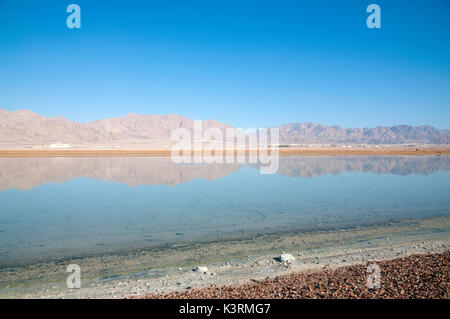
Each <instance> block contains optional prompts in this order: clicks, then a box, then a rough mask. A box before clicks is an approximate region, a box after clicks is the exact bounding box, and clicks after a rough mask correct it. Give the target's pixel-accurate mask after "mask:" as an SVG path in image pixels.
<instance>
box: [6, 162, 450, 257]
mask: <svg viewBox="0 0 450 319" xmlns="http://www.w3.org/2000/svg"><path fill="white" fill-rule="evenodd" d="M449 194H450V157H448V156H423V157H421V156H417V157H416V156H409V157H408V156H378V157H376V156H353V157H352V156H349V157H343V156H286V157H280V167H279V170H278V173H277V174H273V175H262V174H260V171H259V169H258V167H257V166H256V165H250V164H242V165H238V164H174V163H173V162H172V161H171V159H170V158H142V157H141V158H131V157H117V158H0V266H7V265H18V264H25V263H31V262H35V261H45V260H51V259H52V258H65V257H73V256H88V255H90V254H99V253H106V252H119V251H127V250H132V249H136V248H149V249H151V248H152V247H163V246H164V245H173V244H185V243H201V242H210V241H215V240H227V239H239V238H248V237H250V236H254V235H261V234H269V233H278V232H279V233H286V232H295V231H301V232H314V231H320V230H328V229H339V228H349V227H358V226H366V225H375V224H383V223H388V222H392V221H395V220H408V219H421V218H432V217H438V216H449V215H450V196H449Z"/></svg>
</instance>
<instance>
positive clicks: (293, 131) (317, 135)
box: [278, 123, 450, 144]
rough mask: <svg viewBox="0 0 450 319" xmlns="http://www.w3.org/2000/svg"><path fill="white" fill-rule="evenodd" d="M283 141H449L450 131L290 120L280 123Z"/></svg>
mask: <svg viewBox="0 0 450 319" xmlns="http://www.w3.org/2000/svg"><path fill="white" fill-rule="evenodd" d="M278 128H279V129H280V142H282V143H286V144H309V143H329V144H405V143H421V144H449V143H450V130H439V129H437V128H435V127H432V126H417V127H414V126H409V125H396V126H377V127H375V128H343V127H341V126H337V125H334V126H326V125H321V124H314V123H291V124H285V125H281V126H278Z"/></svg>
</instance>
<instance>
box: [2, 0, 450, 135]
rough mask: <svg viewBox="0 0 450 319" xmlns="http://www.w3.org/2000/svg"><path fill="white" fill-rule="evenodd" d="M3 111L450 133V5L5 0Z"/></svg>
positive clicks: (391, 0)
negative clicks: (76, 18) (73, 6)
mask: <svg viewBox="0 0 450 319" xmlns="http://www.w3.org/2000/svg"><path fill="white" fill-rule="evenodd" d="M70 3H77V4H79V5H80V7H81V24H82V28H81V29H79V30H76V29H68V28H67V27H66V18H67V16H68V15H69V14H68V13H66V7H67V5H68V4H70ZM370 3H377V4H379V5H380V7H381V20H382V21H381V23H382V28H381V29H378V30H377V29H368V28H367V26H366V18H367V16H368V15H369V14H368V13H366V7H367V5H368V4H370ZM0 108H4V109H7V110H18V109H29V110H32V111H34V112H37V113H39V114H42V115H45V116H55V115H61V116H64V117H67V118H68V119H70V120H76V121H82V122H86V121H90V120H95V119H100V118H106V117H115V116H123V115H126V114H128V113H130V112H135V113H141V114H149V113H154V114H168V113H177V114H181V115H185V116H188V117H190V118H194V119H204V120H205V119H209V118H214V119H217V120H219V121H222V122H226V123H228V124H230V125H234V126H238V127H244V128H246V127H265V126H270V125H278V124H283V123H289V122H303V121H311V122H318V123H322V124H338V125H342V126H346V127H373V126H377V125H394V124H410V125H422V124H429V125H433V126H436V127H438V128H450V1H448V0H431V1H430V0H414V1H412V0H409V1H398V0H387V1H380V0H370V1H362V0H354V1H350V0H340V1H322V0H305V1H301V0H295V1H264V0H257V1H245V0H240V1H233V0H226V1H219V0H206V1H199V0H183V1H171V0H160V1H151V0H149V1H134V0H127V1H99V0H95V1H87V0H83V1H82V0H71V1H63V0H54V1H45V0H40V1H21V0H6V1H5V0H0Z"/></svg>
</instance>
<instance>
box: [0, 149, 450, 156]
mask: <svg viewBox="0 0 450 319" xmlns="http://www.w3.org/2000/svg"><path fill="white" fill-rule="evenodd" d="M278 151H279V154H280V155H324V156H334V155H336V156H345V155H448V154H450V147H449V148H406V147H405V148H400V147H392V148H388V147H386V148H354V149H343V148H279V150H278ZM192 154H193V152H192ZM206 154H207V153H205V155H206ZM212 154H213V155H214V152H212ZM235 154H236V151H235ZM245 154H246V155H248V154H249V150H246V151H245ZM269 154H270V151H269ZM170 155H171V151H170V150H167V149H165V150H92V149H91V150H81V149H79V150H77V149H71V150H0V157H117V156H130V157H132V156H148V157H153V156H155V157H156V156H163V157H167V156H170ZM207 155H209V154H207Z"/></svg>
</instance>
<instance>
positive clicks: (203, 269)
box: [192, 266, 208, 273]
mask: <svg viewBox="0 0 450 319" xmlns="http://www.w3.org/2000/svg"><path fill="white" fill-rule="evenodd" d="M192 270H193V271H197V272H202V273H205V272H207V271H208V267H206V266H197V267H195V268H194V269H192Z"/></svg>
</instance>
